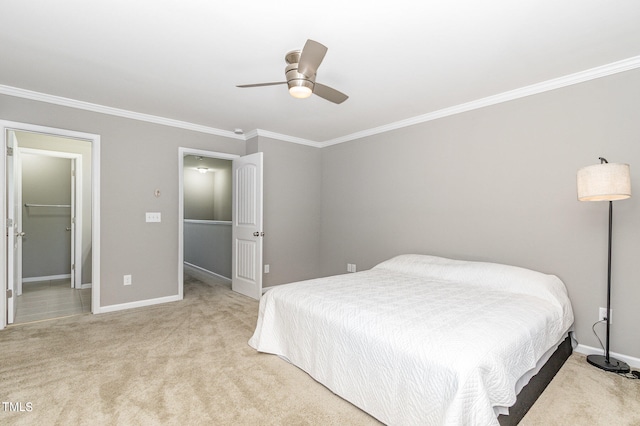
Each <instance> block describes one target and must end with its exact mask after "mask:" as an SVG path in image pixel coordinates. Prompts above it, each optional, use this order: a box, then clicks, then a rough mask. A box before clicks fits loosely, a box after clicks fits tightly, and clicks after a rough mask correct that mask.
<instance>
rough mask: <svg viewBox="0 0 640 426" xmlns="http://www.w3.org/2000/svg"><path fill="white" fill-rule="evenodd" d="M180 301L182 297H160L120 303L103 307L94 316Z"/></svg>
mask: <svg viewBox="0 0 640 426" xmlns="http://www.w3.org/2000/svg"><path fill="white" fill-rule="evenodd" d="M179 300H182V298H181V297H180V296H177V295H176V296H165V297H158V298H157V299H146V300H138V301H135V302H128V303H120V304H117V305H108V306H102V307H101V308H100V309H99V310H98V311H97V312H94V314H104V313H107V312H115V311H124V310H126V309H133V308H142V307H145V306H153V305H160V304H162V303H169V302H177V301H179Z"/></svg>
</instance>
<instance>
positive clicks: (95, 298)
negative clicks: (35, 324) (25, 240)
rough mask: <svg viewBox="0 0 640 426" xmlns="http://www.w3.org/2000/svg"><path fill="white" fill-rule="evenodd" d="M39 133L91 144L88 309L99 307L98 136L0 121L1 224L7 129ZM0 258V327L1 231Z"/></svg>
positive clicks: (3, 239)
mask: <svg viewBox="0 0 640 426" xmlns="http://www.w3.org/2000/svg"><path fill="white" fill-rule="evenodd" d="M9 130H14V131H18V132H31V133H41V134H44V135H49V136H56V137H62V138H68V139H79V140H82V141H87V142H90V143H91V266H92V272H91V284H92V285H91V312H94V313H96V312H99V310H100V135H96V134H92V133H85V132H77V131H74V130H67V129H59V128H55V127H46V126H40V125H36V124H29V123H21V122H15V121H8V120H0V145H1V146H2V149H1V150H0V151H1V152H0V188H2V189H1V190H2V196H1V197H0V210H1V211H2V226H3V229H4V230H6V229H7V215H6V212H7V183H6V173H7V171H6V161H7V150H6V143H7V142H6V139H7V132H8V131H9ZM0 257H1V258H2V266H1V268H2V274H0V290H1V291H2V295H0V330H2V329H4V328H5V327H6V326H7V298H6V292H7V278H6V268H7V235H6V232H4V231H3V232H0Z"/></svg>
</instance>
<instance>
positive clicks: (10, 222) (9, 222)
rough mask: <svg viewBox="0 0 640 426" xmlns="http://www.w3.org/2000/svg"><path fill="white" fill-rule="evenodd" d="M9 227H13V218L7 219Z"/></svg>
mask: <svg viewBox="0 0 640 426" xmlns="http://www.w3.org/2000/svg"><path fill="white" fill-rule="evenodd" d="M7 228H13V219H7Z"/></svg>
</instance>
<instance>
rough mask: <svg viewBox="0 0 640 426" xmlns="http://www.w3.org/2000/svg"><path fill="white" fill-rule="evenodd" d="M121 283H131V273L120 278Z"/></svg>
mask: <svg viewBox="0 0 640 426" xmlns="http://www.w3.org/2000/svg"><path fill="white" fill-rule="evenodd" d="M122 283H123V284H124V285H131V275H125V276H124V278H123V280H122Z"/></svg>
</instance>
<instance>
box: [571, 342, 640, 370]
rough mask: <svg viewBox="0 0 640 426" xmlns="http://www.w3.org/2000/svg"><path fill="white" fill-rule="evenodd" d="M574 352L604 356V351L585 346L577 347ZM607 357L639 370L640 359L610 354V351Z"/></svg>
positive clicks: (615, 353) (614, 353)
mask: <svg viewBox="0 0 640 426" xmlns="http://www.w3.org/2000/svg"><path fill="white" fill-rule="evenodd" d="M574 351H576V352H578V353H581V354H583V355H594V354H595V355H603V354H604V351H603V350H602V349H600V348H594V347H591V346H586V345H578V346H576V348H575V349H574ZM609 355H611V356H612V357H614V358H617V359H619V360H620V361H624V362H626V363H627V364H629V366H630V367H631V368H640V358H635V357H632V356H629V355H623V354H619V353H617V352H611V351H609Z"/></svg>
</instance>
